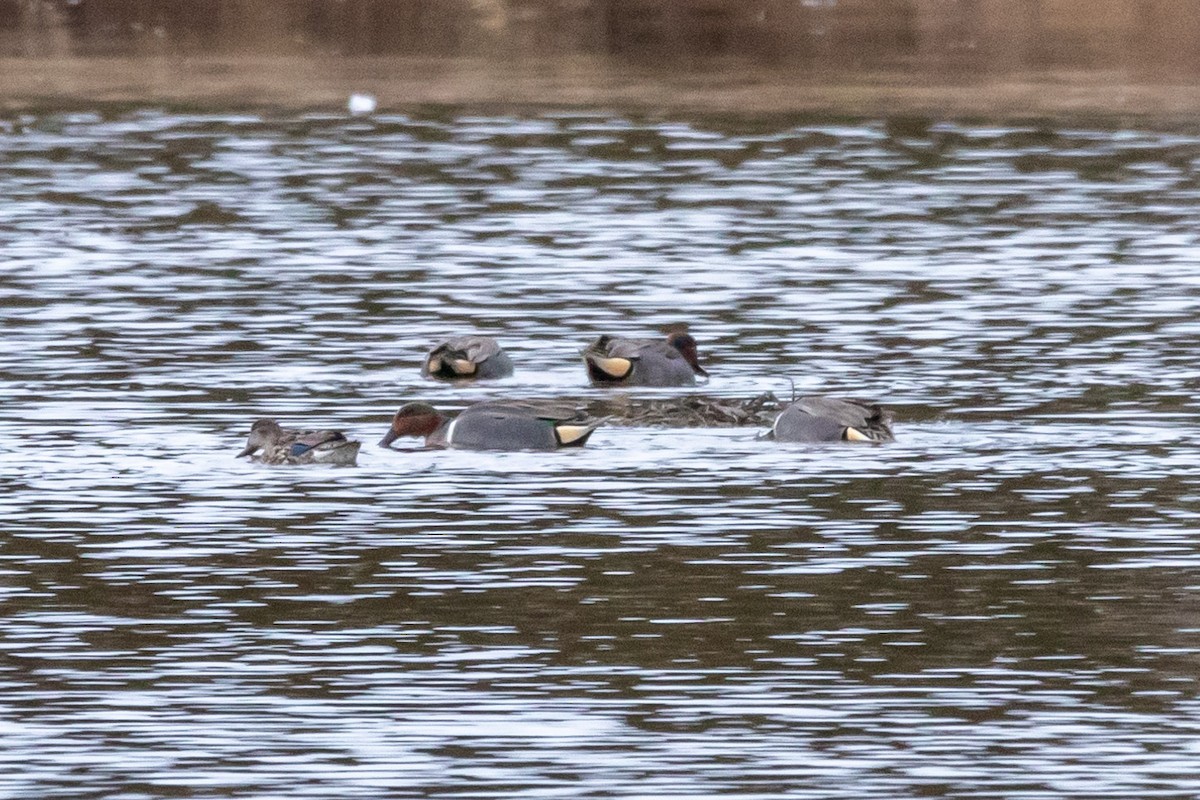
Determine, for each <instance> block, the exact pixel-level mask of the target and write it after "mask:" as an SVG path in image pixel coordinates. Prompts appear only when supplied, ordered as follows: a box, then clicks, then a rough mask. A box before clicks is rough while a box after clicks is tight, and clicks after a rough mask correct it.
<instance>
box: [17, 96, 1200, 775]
mask: <svg viewBox="0 0 1200 800" xmlns="http://www.w3.org/2000/svg"><path fill="white" fill-rule="evenodd" d="M0 142H2V146H0V163H2V164H3V169H0V193H2V194H3V196H4V197H6V198H7V200H6V203H5V205H4V207H3V212H2V216H0V249H2V251H3V252H4V253H5V263H4V267H3V269H2V270H0V309H2V312H0V313H3V316H4V320H5V330H6V336H5V337H4V340H3V342H0V348H3V349H2V350H0V385H2V386H3V391H4V395H5V397H6V398H7V399H8V402H7V403H5V404H4V406H3V408H2V409H0V433H2V434H3V436H0V481H3V484H4V486H5V488H6V491H5V492H4V493H3V494H2V495H0V510H2V512H3V516H4V518H5V519H6V521H7V522H6V535H5V537H4V538H3V540H2V541H0V556H2V557H3V563H2V565H0V570H2V572H0V574H2V575H3V580H2V581H0V598H3V600H4V602H5V605H6V609H5V612H6V613H5V614H4V615H3V622H0V642H2V643H3V648H4V649H3V659H2V661H0V664H2V665H3V672H2V673H0V681H3V683H4V687H5V692H4V694H3V696H2V698H0V705H2V706H3V711H4V714H3V716H4V718H5V719H6V720H7V721H8V722H7V723H6V724H5V726H4V728H3V730H2V732H0V736H2V737H3V739H4V742H5V747H4V748H0V752H2V753H3V755H2V756H0V758H3V759H5V760H6V761H7V762H9V763H10V764H11V766H12V768H11V769H7V770H3V771H2V772H0V774H2V775H3V776H4V777H0V787H3V790H4V791H5V792H6V793H8V794H12V795H14V796H24V795H37V796H46V797H55V796H57V797H79V796H115V795H124V796H159V795H163V794H170V793H192V794H202V795H211V796H218V795H219V796H261V795H263V794H285V793H286V794H288V795H298V796H305V795H309V796H330V795H331V794H336V795H338V796H345V797H356V796H363V797H378V796H379V795H380V794H381V793H397V792H399V793H405V792H407V793H416V792H421V793H449V794H462V793H465V792H474V793H476V794H482V795H486V796H506V797H507V796H512V795H513V794H522V795H527V794H532V793H535V792H542V793H551V794H564V793H572V794H578V793H580V792H581V791H582V792H585V793H586V792H590V793H595V794H603V793H613V792H617V793H621V794H645V793H656V794H661V793H669V792H675V793H678V792H688V793H693V794H716V793H720V792H730V791H736V792H738V793H740V794H744V795H748V796H762V797H777V796H779V795H780V794H785V793H790V794H796V795H801V796H811V797H851V796H853V797H860V796H862V795H863V794H864V793H867V792H875V793H877V794H880V795H883V796H897V795H910V794H914V793H926V794H951V795H957V794H968V793H979V792H981V791H983V792H994V793H1000V794H1004V795H1005V796H1014V795H1023V796H1031V797H1033V796H1039V797H1040V796H1044V797H1049V796H1055V797H1061V796H1093V795H1094V794H1096V793H1098V792H1105V793H1109V794H1116V795H1125V796H1143V795H1145V794H1147V793H1149V792H1154V791H1160V792H1161V791H1167V792H1169V793H1174V794H1191V793H1195V792H1197V791H1198V789H1200V786H1198V784H1197V781H1196V779H1195V777H1194V770H1192V769H1190V768H1188V765H1190V763H1191V762H1192V761H1194V756H1195V742H1196V741H1197V724H1196V722H1195V720H1196V719H1197V714H1196V711H1197V708H1196V702H1195V695H1196V689H1195V677H1194V675H1195V669H1194V662H1195V657H1196V655H1197V652H1198V650H1197V647H1198V645H1200V640H1198V633H1200V628H1197V626H1196V625H1195V624H1194V623H1193V622H1192V619H1193V618H1194V617H1195V612H1196V608H1195V606H1196V600H1195V597H1196V592H1195V581H1194V575H1195V570H1196V568H1197V567H1198V566H1200V552H1198V550H1197V547H1196V546H1195V543H1194V541H1193V539H1194V537H1193V536H1192V535H1191V534H1192V531H1193V529H1194V528H1195V525H1196V520H1197V515H1198V514H1200V502H1198V498H1200V492H1198V490H1197V480H1196V475H1195V469H1194V464H1195V461H1196V447H1195V444H1194V439H1195V436H1194V433H1195V404H1194V401H1193V400H1192V396H1191V395H1192V393H1191V388H1192V387H1193V386H1194V385H1195V383H1196V380H1197V377H1198V375H1197V368H1196V367H1195V366H1194V364H1195V359H1194V357H1193V354H1192V350H1193V349H1194V342H1195V338H1196V333H1197V327H1196V322H1195V319H1196V318H1197V313H1196V312H1197V300H1196V299H1195V296H1196V293H1195V291H1194V288H1195V275H1194V260H1195V259H1194V256H1195V247H1196V235H1195V233H1194V230H1193V228H1194V225H1193V224H1192V220H1191V211H1192V208H1193V206H1194V205H1195V200H1196V192H1197V186H1196V182H1195V176H1194V175H1193V172H1194V169H1193V167H1194V163H1195V161H1196V158H1197V155H1200V139H1197V138H1195V137H1191V136H1187V135H1183V134H1177V133H1159V132H1151V131H1121V132H1112V131H1092V130H1084V129H1061V130H1040V129H1025V128H989V127H982V126H980V127H975V126H958V125H938V126H933V127H929V126H922V125H916V126H913V125H912V124H909V123H905V122H903V121H897V122H893V123H890V124H883V123H879V124H862V125H853V124H842V125H835V124H825V123H817V122H814V121H812V120H801V119H796V120H777V121H775V122H774V123H772V124H766V123H760V124H754V125H750V124H745V123H739V124H727V123H724V122H719V121H714V120H692V121H681V120H658V119H652V118H632V117H623V116H617V115H597V114H563V115H553V114H551V115H545V116H538V117H530V118H518V117H504V116H495V117H468V116H429V117H422V118H404V117H384V118H380V119H354V120H344V119H341V118H333V117H323V116H307V117H287V118H279V119H276V118H262V117H254V116H236V117H235V116H185V115H168V114H161V113H155V112H141V113H134V114H114V115H91V114H81V115H66V116H48V117H22V118H18V119H15V120H10V121H9V124H8V127H7V128H6V129H5V131H4V133H3V134H0ZM681 317H686V318H688V319H690V320H691V322H692V330H693V332H694V333H695V334H696V335H697V337H698V339H699V340H700V344H701V349H702V351H703V352H704V354H705V357H706V363H707V364H711V370H712V372H713V376H714V377H713V380H712V381H711V383H710V384H709V385H708V386H707V387H706V391H708V392H711V393H714V394H717V395H721V396H728V397H746V396H753V395H755V394H757V393H759V392H762V391H766V390H773V391H776V392H777V393H780V394H786V393H787V392H789V391H790V387H789V386H788V384H787V380H786V379H785V378H791V379H793V380H794V381H795V383H796V386H797V389H798V390H799V391H810V390H813V391H818V390H819V391H827V392H831V393H846V394H851V395H856V396H875V397H879V398H882V399H886V400H888V401H890V402H891V403H892V405H893V406H894V407H895V409H896V411H897V418H898V419H897V425H896V429H897V435H898V439H899V441H898V442H897V443H895V444H894V445H889V446H886V447H878V448H856V449H852V450H848V449H846V448H839V447H825V448H804V447H795V446H793V447H786V446H773V445H771V444H769V443H765V442H761V441H757V440H756V439H755V433H756V432H755V431H753V430H746V429H721V430H669V429H651V430H646V429H637V428H618V427H610V428H605V429H601V430H600V431H598V432H597V433H596V434H595V435H594V437H593V440H592V442H591V444H590V446H589V447H588V448H586V449H584V450H580V451H574V452H564V453H555V454H552V455H549V456H547V455H545V454H494V453H483V454H480V453H458V452H430V451H423V450H419V449H411V450H402V451H398V452H387V451H382V450H378V449H376V448H367V449H366V450H364V452H363V453H362V455H361V456H360V466H359V467H358V468H356V469H304V468H277V469H267V468H263V467H261V466H257V465H253V464H247V463H242V462H239V461H237V460H235V459H234V458H233V455H234V453H236V452H237V450H238V449H239V448H240V447H241V445H242V443H243V442H244V440H245V435H246V432H247V431H248V428H249V424H250V422H252V421H253V420H254V419H256V418H257V417H259V416H263V415H265V414H271V415H275V416H278V417H279V418H280V419H281V420H286V421H287V422H289V423H293V424H297V425H301V424H322V425H330V426H333V427H338V428H342V429H345V430H347V431H348V432H353V433H354V434H356V435H358V436H361V437H362V438H363V439H364V440H366V441H374V440H375V439H377V438H378V436H379V435H381V434H382V431H383V430H384V429H385V428H386V425H387V422H388V419H389V417H390V415H391V414H392V413H393V412H394V411H395V408H396V407H397V405H398V403H399V402H400V401H401V400H404V399H414V398H424V399H431V400H436V401H437V402H439V404H446V405H451V406H453V405H462V404H465V403H467V402H470V401H473V400H476V399H481V398H483V397H486V396H491V395H492V394H493V393H519V394H521V395H523V396H531V395H542V396H573V397H579V398H585V399H590V398H595V397H598V396H600V395H601V392H600V390H594V389H590V388H588V387H587V386H586V379H585V376H584V374H583V367H582V363H581V362H580V360H579V357H578V350H579V348H580V347H581V346H582V345H583V344H584V343H586V342H587V341H588V340H589V339H590V338H591V337H592V336H594V335H595V333H597V332H599V331H602V330H613V331H621V332H632V333H637V332H651V331H653V330H654V329H656V328H657V327H658V326H660V325H662V324H665V323H669V322H674V321H677V320H678V319H680V318H681ZM476 329H480V330H484V331H486V332H489V333H493V334H495V335H497V336H498V337H499V338H500V339H501V340H502V341H503V342H504V344H505V347H506V349H507V350H508V351H509V352H510V353H511V354H512V356H513V360H514V362H515V363H516V365H517V372H516V374H515V375H514V376H513V377H512V378H507V379H503V380H500V381H498V382H496V383H495V384H494V385H489V386H484V387H480V386H458V385H443V384H436V383H432V382H428V381H423V380H421V379H420V377H419V375H418V365H419V359H420V357H421V355H422V353H423V352H425V350H426V348H427V347H428V345H429V344H430V343H431V342H432V341H434V340H435V339H437V338H438V337H439V336H441V335H444V334H447V333H452V332H458V331H465V330H476ZM649 394H652V395H653V394H655V393H654V392H650V393H649ZM659 394H660V395H662V396H669V395H671V394H672V392H671V391H666V392H659ZM372 437H374V438H372ZM248 732H252V733H250V734H249V735H248ZM484 786H486V787H488V788H482V787H484Z"/></svg>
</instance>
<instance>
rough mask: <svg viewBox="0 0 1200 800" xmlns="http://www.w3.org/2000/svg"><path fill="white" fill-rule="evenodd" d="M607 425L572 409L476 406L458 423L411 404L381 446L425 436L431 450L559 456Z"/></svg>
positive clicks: (397, 417)
mask: <svg viewBox="0 0 1200 800" xmlns="http://www.w3.org/2000/svg"><path fill="white" fill-rule="evenodd" d="M603 421H604V420H599V419H589V418H587V417H586V416H584V415H583V414H581V413H580V412H579V411H577V410H576V409H575V408H573V407H570V406H556V405H552V404H545V403H537V404H534V403H519V402H504V401H491V402H484V403H476V404H475V405H472V406H468V407H467V408H466V409H464V410H463V411H462V412H461V413H460V414H459V415H458V416H456V417H454V418H453V419H450V418H448V417H446V416H443V415H442V414H440V413H438V411H437V410H436V409H434V407H433V406H431V405H429V404H428V403H408V404H406V405H404V406H401V408H400V410H399V411H397V412H396V415H395V416H394V417H392V425H391V428H389V429H388V432H387V433H386V434H384V437H383V439H382V440H380V442H379V446H380V447H388V446H389V445H391V443H392V442H393V441H395V440H396V438H397V437H400V436H424V437H425V446H426V447H453V448H459V449H463V450H556V449H558V448H559V447H581V446H583V445H584V444H586V443H587V440H588V437H590V436H591V435H592V431H594V430H596V428H597V427H599V426H600V424H601V423H602V422H603Z"/></svg>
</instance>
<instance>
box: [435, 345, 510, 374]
mask: <svg viewBox="0 0 1200 800" xmlns="http://www.w3.org/2000/svg"><path fill="white" fill-rule="evenodd" d="M512 373H513V365H512V360H511V359H509V357H508V354H507V353H505V352H504V351H503V350H502V349H500V345H499V344H498V343H497V342H496V340H495V339H493V338H492V337H490V336H456V337H454V338H452V339H446V340H444V341H441V342H438V344H437V346H435V347H434V348H433V349H432V350H430V351H429V355H427V356H425V360H424V361H423V362H422V363H421V374H422V375H424V376H425V377H426V378H437V379H439V380H447V381H453V380H475V379H480V378H482V379H490V378H507V377H508V376H509V375H512Z"/></svg>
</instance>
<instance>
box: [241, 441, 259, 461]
mask: <svg viewBox="0 0 1200 800" xmlns="http://www.w3.org/2000/svg"><path fill="white" fill-rule="evenodd" d="M257 449H258V448H257V447H255V446H254V445H252V444H248V445H246V449H245V450H243V451H242V452H240V453H238V454H237V456H236V458H244V457H245V456H252V455H254V451H255V450H257Z"/></svg>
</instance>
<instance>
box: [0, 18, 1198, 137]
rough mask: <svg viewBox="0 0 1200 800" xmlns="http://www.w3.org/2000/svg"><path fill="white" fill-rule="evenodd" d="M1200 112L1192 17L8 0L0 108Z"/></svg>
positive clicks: (1181, 117) (1175, 116) (2, 29)
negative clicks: (363, 100) (373, 105)
mask: <svg viewBox="0 0 1200 800" xmlns="http://www.w3.org/2000/svg"><path fill="white" fill-rule="evenodd" d="M350 92H370V93H372V94H375V95H376V96H378V98H379V102H380V108H381V109H382V110H387V109H388V108H404V107H412V106H417V105H427V104H451V105H471V106H479V105H491V106H497V105H499V106H505V105H515V106H531V105H533V106H537V105H552V106H560V107H561V106H589V107H594V106H610V107H621V108H633V109H637V108H644V109H656V110H691V111H710V112H715V113H722V112H729V113H735V114H736V113H754V114H762V113H813V112H815V113H827V114H846V115H861V114H867V115H879V114H936V115H939V116H975V117H1040V116H1060V117H1061V116H1063V115H1079V116H1101V117H1117V118H1120V117H1154V118H1161V119H1172V120H1177V121H1187V120H1190V119H1192V118H1193V117H1194V116H1195V115H1196V114H1197V112H1200V2H1196V0H0V108H5V109H8V110H10V111H11V110H19V109H23V108H37V107H45V106H59V107H61V106H63V105H84V106H89V105H95V104H96V103H136V104H144V103H147V102H151V103H166V104H172V105H181V106H194V107H200V108H212V107H222V108H228V107H279V108H322V107H333V106H342V105H344V104H345V101H346V97H347V96H348V94H349V93H350Z"/></svg>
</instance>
